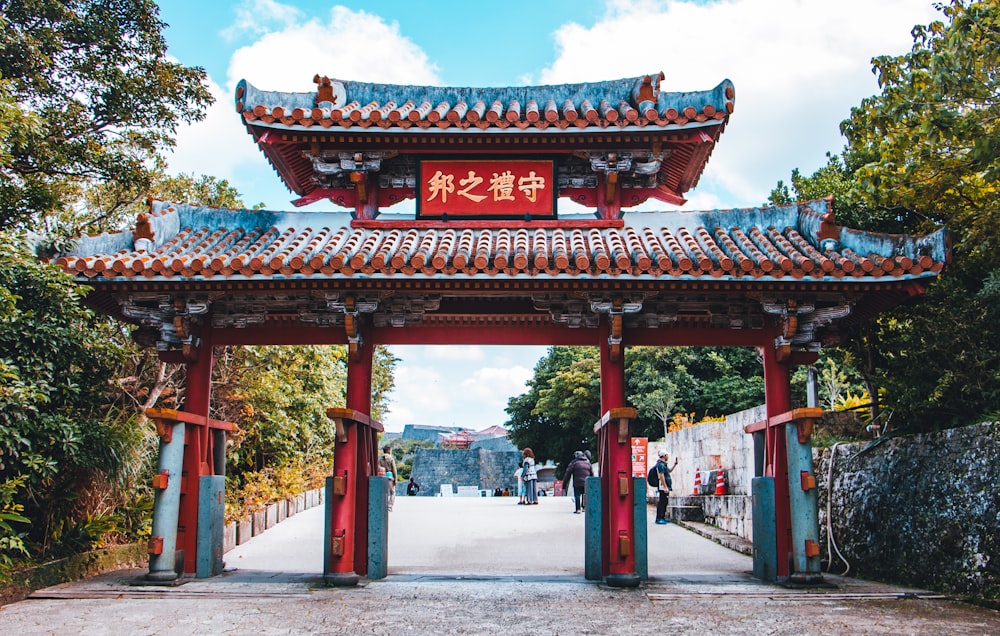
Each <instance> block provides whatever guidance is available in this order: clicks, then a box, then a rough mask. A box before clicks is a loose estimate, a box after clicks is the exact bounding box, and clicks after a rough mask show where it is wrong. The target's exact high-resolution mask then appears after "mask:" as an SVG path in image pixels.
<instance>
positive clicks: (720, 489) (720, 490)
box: [715, 466, 726, 495]
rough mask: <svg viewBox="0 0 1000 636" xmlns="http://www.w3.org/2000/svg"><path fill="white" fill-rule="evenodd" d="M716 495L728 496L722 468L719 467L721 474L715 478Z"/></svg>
mask: <svg viewBox="0 0 1000 636" xmlns="http://www.w3.org/2000/svg"><path fill="white" fill-rule="evenodd" d="M715 494H717V495H724V494H726V480H725V479H723V477H722V466H719V474H718V476H717V477H716V478H715Z"/></svg>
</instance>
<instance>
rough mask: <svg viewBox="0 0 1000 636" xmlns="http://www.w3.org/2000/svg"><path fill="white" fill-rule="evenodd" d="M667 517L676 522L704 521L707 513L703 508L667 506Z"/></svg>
mask: <svg viewBox="0 0 1000 636" xmlns="http://www.w3.org/2000/svg"><path fill="white" fill-rule="evenodd" d="M667 516H668V517H670V518H671V519H673V520H674V521H704V520H705V511H704V510H702V508H701V506H673V505H668V506H667Z"/></svg>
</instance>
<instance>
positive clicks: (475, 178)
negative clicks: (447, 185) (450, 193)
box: [455, 170, 486, 203]
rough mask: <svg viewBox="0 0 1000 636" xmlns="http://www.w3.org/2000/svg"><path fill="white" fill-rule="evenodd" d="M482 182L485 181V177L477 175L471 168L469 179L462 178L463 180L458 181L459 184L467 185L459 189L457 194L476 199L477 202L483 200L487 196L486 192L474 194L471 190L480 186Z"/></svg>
mask: <svg viewBox="0 0 1000 636" xmlns="http://www.w3.org/2000/svg"><path fill="white" fill-rule="evenodd" d="M482 182H483V178H482V177H480V176H479V175H477V174H476V173H475V172H473V171H472V170H469V177H468V178H467V179H462V180H460V181H459V182H458V185H460V186H465V187H464V188H462V189H461V190H459V191H458V192H456V193H455V194H457V195H459V196H463V197H465V198H467V199H471V200H473V201H475V202H476V203H479V202H480V201H482V200H483V199H485V198H486V195H485V194H472V193H471V192H470V190H472V189H473V188H475V187H478V186H479V184H481V183H482Z"/></svg>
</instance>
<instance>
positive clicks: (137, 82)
mask: <svg viewBox="0 0 1000 636" xmlns="http://www.w3.org/2000/svg"><path fill="white" fill-rule="evenodd" d="M163 26H164V24H163V22H162V21H161V20H160V19H159V10H158V8H157V6H156V4H155V3H154V2H153V1H152V0H58V1H57V0H0V79H2V80H3V86H2V88H0V115H2V118H3V119H2V123H0V139H2V141H3V151H2V152H0V225H3V226H8V227H9V226H14V227H20V228H25V227H31V226H35V229H37V225H38V223H39V222H41V221H43V220H44V219H45V218H46V217H48V216H49V215H53V214H54V215H58V214H60V213H62V212H64V211H65V210H66V209H68V208H70V207H72V205H73V204H75V203H76V202H77V201H78V200H79V198H80V192H81V189H82V188H83V187H85V186H86V185H88V184H94V183H104V184H114V185H115V188H116V189H117V191H118V192H119V193H121V194H122V196H121V199H120V200H118V201H114V202H110V201H109V206H108V208H107V210H115V209H117V208H118V207H120V206H121V205H126V204H128V203H130V202H132V201H134V200H135V199H136V198H137V197H140V196H142V195H143V194H144V193H145V192H146V191H147V190H148V189H149V185H150V183H151V174H152V172H153V166H152V165H151V161H152V160H153V159H154V158H155V157H156V155H157V153H158V152H159V151H160V150H162V149H164V148H167V147H170V146H172V145H173V143H174V141H173V136H174V133H175V132H176V129H177V126H178V125H179V124H180V123H183V122H191V121H197V120H200V119H202V118H203V117H204V109H205V107H206V106H208V105H209V104H210V103H211V102H212V97H211V95H210V93H209V91H208V88H207V86H206V85H205V72H204V70H203V69H201V68H197V67H185V66H182V65H180V64H177V63H175V62H171V61H170V60H169V58H168V57H167V55H166V50H167V46H166V42H165V40H164V38H163V35H162V29H163Z"/></svg>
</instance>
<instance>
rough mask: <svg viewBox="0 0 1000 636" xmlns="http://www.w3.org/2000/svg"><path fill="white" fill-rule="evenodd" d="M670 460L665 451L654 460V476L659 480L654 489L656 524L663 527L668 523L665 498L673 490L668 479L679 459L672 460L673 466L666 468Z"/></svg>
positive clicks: (671, 481) (672, 483)
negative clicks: (655, 494)
mask: <svg viewBox="0 0 1000 636" xmlns="http://www.w3.org/2000/svg"><path fill="white" fill-rule="evenodd" d="M669 459H670V455H669V454H668V453H667V451H663V452H661V453H660V458H659V459H657V460H656V475H657V477H658V480H659V482H660V483H659V486H657V488H656V493H657V495H658V499H657V500H656V524H657V525H661V526H662V525H664V524H666V523H668V521H667V497H668V496H670V491H671V490H673V487H674V482H673V480H672V479H671V478H670V471H672V470H673V469H674V468H677V460H678V459H679V458H677V457H675V458H674V465H673V466H670V467H668V466H667V460H669Z"/></svg>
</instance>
